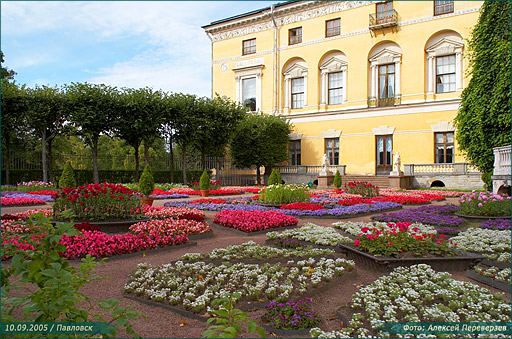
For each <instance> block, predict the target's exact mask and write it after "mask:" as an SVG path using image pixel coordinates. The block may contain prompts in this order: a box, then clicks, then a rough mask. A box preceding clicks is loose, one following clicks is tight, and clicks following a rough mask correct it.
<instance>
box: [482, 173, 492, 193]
mask: <svg viewBox="0 0 512 339" xmlns="http://www.w3.org/2000/svg"><path fill="white" fill-rule="evenodd" d="M491 176H492V172H484V173H482V177H481V178H482V181H483V182H484V184H485V189H486V190H487V191H491V192H492V179H491Z"/></svg>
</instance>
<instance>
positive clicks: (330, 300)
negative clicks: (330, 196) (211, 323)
mask: <svg viewBox="0 0 512 339" xmlns="http://www.w3.org/2000/svg"><path fill="white" fill-rule="evenodd" d="M245 196H251V195H250V194H246V195H245ZM189 199H195V197H194V198H189ZM184 200H188V199H184ZM166 201H168V200H155V203H154V205H155V206H162V205H163V203H164V202H166ZM447 203H452V204H457V203H458V199H457V198H448V199H447V200H446V201H442V202H434V203H433V204H435V205H444V204H447ZM47 207H49V206H48V205H46V206H43V205H42V206H41V207H40V208H47ZM34 208H37V207H33V206H31V207H11V208H2V214H6V213H16V212H20V211H25V210H28V209H34ZM405 208H414V206H410V207H405ZM215 213H216V212H206V221H207V222H208V224H212V223H213V217H214V215H215ZM349 220H350V221H370V216H368V215H367V216H363V217H358V218H351V219H343V220H341V221H349ZM336 221H337V220H335V219H321V218H300V219H299V226H301V225H304V224H305V223H308V222H312V223H315V224H317V225H322V226H328V227H332V223H334V222H336ZM249 240H253V241H255V242H256V243H258V244H260V245H264V243H265V240H266V235H265V234H257V235H253V236H245V235H238V234H236V233H233V232H231V231H229V230H222V229H219V228H218V227H216V228H214V229H213V235H212V236H211V237H209V238H205V239H197V240H194V242H196V243H197V245H195V246H183V247H180V246H175V247H173V246H171V247H168V248H167V249H166V250H161V251H156V252H154V253H152V252H150V251H149V252H144V253H143V252H140V255H138V256H137V255H135V256H132V255H130V256H127V257H125V258H122V257H120V258H116V260H111V261H109V260H108V259H107V260H106V262H105V263H104V264H103V265H100V266H99V267H98V269H97V270H96V272H95V273H96V274H97V275H99V276H101V277H106V278H107V279H104V280H96V281H94V282H93V283H91V284H90V285H88V286H85V287H84V288H83V289H82V293H84V294H85V295H87V296H88V297H90V298H91V300H92V302H93V304H97V302H98V301H100V300H103V299H109V298H115V299H118V300H120V301H121V306H123V307H129V306H131V307H133V308H135V309H136V310H137V311H139V312H140V313H142V314H144V315H145V318H140V319H137V320H135V321H133V324H134V328H135V330H136V331H137V332H138V333H139V334H140V335H141V336H142V337H145V338H200V337H201V334H202V333H203V332H204V331H205V330H206V328H207V325H206V318H205V320H204V321H203V320H197V319H192V318H189V317H186V316H184V315H181V314H177V313H175V312H173V311H171V310H169V309H166V308H162V307H155V306H150V305H147V304H144V303H141V302H138V301H135V300H131V299H128V298H126V297H125V296H124V295H123V287H124V285H125V284H126V283H127V281H128V279H129V277H130V275H131V274H132V273H134V272H135V270H136V268H137V265H138V264H139V263H144V262H145V263H149V264H151V265H162V264H167V263H169V262H171V261H173V260H177V259H178V258H179V257H180V256H182V255H184V254H185V253H189V252H201V253H205V252H209V251H211V250H213V249H215V248H220V247H226V246H229V245H236V244H242V243H244V242H247V241H249ZM4 265H9V263H4ZM72 265H75V266H78V265H79V263H78V262H73V263H72ZM451 273H452V275H453V278H455V279H457V280H464V281H470V282H473V283H477V282H475V281H474V280H471V279H470V278H468V277H466V275H465V273H464V272H451ZM384 274H385V273H378V272H374V271H372V270H369V269H366V268H365V267H364V266H356V269H355V271H353V272H351V273H349V274H347V275H345V276H343V277H342V278H341V279H337V280H336V283H333V284H327V285H323V287H322V291H320V293H314V295H313V297H312V299H313V308H314V309H315V310H316V311H317V312H318V313H319V315H320V317H321V318H322V319H323V321H322V324H321V328H322V329H323V330H327V331H331V330H336V329H340V327H341V326H342V323H341V321H342V320H341V318H340V317H339V314H340V313H338V311H340V310H341V313H342V314H344V315H345V316H347V317H348V316H350V314H351V313H350V310H349V309H350V308H349V307H348V304H349V302H350V300H351V299H352V295H353V294H354V293H355V292H356V291H357V290H358V289H359V288H361V287H363V286H366V285H369V284H371V283H372V282H374V281H375V279H377V278H378V277H379V276H382V275H384ZM477 284H478V283H477ZM480 285H481V286H482V287H485V288H488V289H489V290H491V291H492V292H499V291H498V290H495V289H493V288H491V287H489V286H487V285H484V284H480ZM506 297H507V298H508V299H510V295H507V296H506ZM93 312H97V313H101V309H99V308H98V307H97V306H96V309H93ZM247 312H248V314H249V319H250V320H256V321H258V324H259V325H261V324H262V322H261V316H262V315H263V313H264V310H263V309H261V308H257V307H254V308H248V309H247ZM345 325H346V324H345ZM266 335H267V337H270V338H272V337H283V336H278V335H276V334H275V333H273V332H271V331H266ZM118 337H126V334H125V333H119V334H118ZM240 337H245V338H250V337H257V334H249V333H247V332H246V331H245V332H243V333H241V334H240ZM286 337H289V338H292V337H296V338H298V337H304V335H293V334H290V335H289V336H286Z"/></svg>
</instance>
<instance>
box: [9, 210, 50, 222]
mask: <svg viewBox="0 0 512 339" xmlns="http://www.w3.org/2000/svg"><path fill="white" fill-rule="evenodd" d="M40 212H43V213H44V215H45V216H46V217H49V216H51V215H52V213H53V210H52V209H51V208H48V209H46V208H41V209H34V210H28V211H23V212H18V213H13V214H4V215H2V217H1V218H2V220H8V219H14V220H27V219H28V218H30V216H31V215H32V214H36V213H40Z"/></svg>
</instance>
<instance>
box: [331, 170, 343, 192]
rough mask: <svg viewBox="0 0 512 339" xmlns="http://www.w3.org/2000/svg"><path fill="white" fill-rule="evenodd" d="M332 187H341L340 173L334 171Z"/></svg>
mask: <svg viewBox="0 0 512 339" xmlns="http://www.w3.org/2000/svg"><path fill="white" fill-rule="evenodd" d="M332 184H333V185H334V187H336V188H340V187H341V184H342V182H341V174H340V171H338V170H336V174H335V175H334V181H333V183H332Z"/></svg>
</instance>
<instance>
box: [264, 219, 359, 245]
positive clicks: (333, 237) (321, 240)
mask: <svg viewBox="0 0 512 339" xmlns="http://www.w3.org/2000/svg"><path fill="white" fill-rule="evenodd" d="M267 238H268V239H270V240H274V239H297V240H301V241H306V242H309V243H313V244H316V245H321V246H337V245H338V244H339V243H344V242H347V243H348V242H352V240H351V239H350V238H347V237H344V236H342V235H341V234H339V233H338V232H336V230H334V229H332V228H330V227H324V226H318V225H315V224H312V223H307V224H305V225H304V226H302V227H301V228H298V229H294V230H286V231H282V232H270V233H267Z"/></svg>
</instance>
